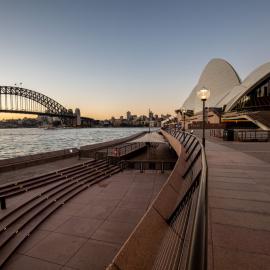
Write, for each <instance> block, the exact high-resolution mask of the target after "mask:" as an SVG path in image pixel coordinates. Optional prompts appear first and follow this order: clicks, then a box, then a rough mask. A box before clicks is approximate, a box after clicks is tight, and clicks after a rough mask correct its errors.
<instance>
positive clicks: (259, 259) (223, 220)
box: [206, 141, 270, 270]
mask: <svg viewBox="0 0 270 270" xmlns="http://www.w3.org/2000/svg"><path fill="white" fill-rule="evenodd" d="M243 145H244V144H243ZM243 145H242V146H241V148H242V149H243V150H244V148H243ZM269 145H270V144H269ZM269 145H268V149H269ZM246 147H247V148H246V149H245V151H246V150H247V149H248V144H246ZM254 147H255V146H254V145H252V148H253V149H254V151H255V148H254ZM239 149H240V148H239V147H238V149H237V148H236V147H232V146H231V147H227V146H225V145H224V144H221V143H219V142H213V141H212V142H209V141H207V143H206V154H207V160H208V167H209V235H208V236H209V237H208V252H209V264H208V266H209V267H208V268H209V269H217V270H220V269H234V270H246V269H248V270H259V269H260V270H267V269H270V177H269V175H270V166H269V163H267V162H266V161H263V160H262V158H261V159H257V158H256V155H254V151H252V152H253V153H252V155H250V154H248V153H245V152H241V151H239ZM261 150H262V149H260V151H261ZM260 156H262V155H261V154H260Z"/></svg>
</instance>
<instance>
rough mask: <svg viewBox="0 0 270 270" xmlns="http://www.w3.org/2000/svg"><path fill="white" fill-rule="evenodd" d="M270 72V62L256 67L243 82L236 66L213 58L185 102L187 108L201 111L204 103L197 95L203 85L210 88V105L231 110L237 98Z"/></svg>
mask: <svg viewBox="0 0 270 270" xmlns="http://www.w3.org/2000/svg"><path fill="white" fill-rule="evenodd" d="M269 74H270V62H268V63H266V64H263V65H261V66H260V67H258V68H257V69H255V70H254V71H253V72H252V73H250V75H249V76H247V78H246V79H245V80H244V81H243V82H242V83H241V80H240V78H239V76H238V74H237V73H236V71H235V70H234V68H233V67H232V66H231V65H230V64H229V63H228V62H226V61H225V60H223V59H213V60H211V61H210V62H209V63H208V64H207V65H206V67H205V68H204V70H203V72H202V74H201V77H200V79H199V82H198V84H197V85H196V86H195V87H194V88H193V90H192V92H191V93H190V95H189V97H188V98H187V99H186V101H185V102H184V104H183V107H185V108H186V109H187V110H194V112H195V113H196V112H199V111H201V110H202V104H201V101H200V100H199V98H198V97H197V91H198V90H200V89H201V88H203V87H206V88H208V89H209V90H210V98H209V99H208V100H207V102H206V106H208V107H223V106H224V105H226V111H230V110H231V109H232V108H233V106H234V105H235V103H236V102H237V100H238V99H239V98H241V97H242V96H243V95H245V94H246V93H247V92H248V91H249V90H250V89H251V87H253V86H254V85H255V84H256V83H258V82H259V81H260V80H263V79H264V78H265V77H266V76H268V75H269Z"/></svg>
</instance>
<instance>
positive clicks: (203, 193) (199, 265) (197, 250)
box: [165, 129, 208, 270]
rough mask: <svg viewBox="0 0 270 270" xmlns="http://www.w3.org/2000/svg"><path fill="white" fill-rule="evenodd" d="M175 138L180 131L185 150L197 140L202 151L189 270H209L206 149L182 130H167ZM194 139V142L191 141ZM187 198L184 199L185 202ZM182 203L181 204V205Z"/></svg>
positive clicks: (187, 266)
mask: <svg viewBox="0 0 270 270" xmlns="http://www.w3.org/2000/svg"><path fill="white" fill-rule="evenodd" d="M165 131H166V132H168V133H170V134H171V135H172V136H173V137H175V136H176V134H179V131H180V132H181V133H182V134H184V137H183V138H184V140H183V141H182V142H181V140H180V139H181V138H182V136H179V135H177V137H178V138H179V141H180V143H181V144H182V146H183V147H184V148H185V147H187V146H188V141H189V142H190V141H192V143H194V140H197V142H198V143H199V146H200V149H201V154H200V155H201V174H200V180H199V186H198V188H199V191H198V197H197V203H196V208H195V214H194V219H193V223H192V231H191V241H190V245H189V250H188V255H187V265H186V269H187V270H198V269H200V270H206V269H207V248H208V247H207V239H208V166H207V160H206V154H205V149H204V147H203V145H202V142H201V141H200V140H199V138H198V137H196V136H195V135H193V134H191V133H189V132H183V131H181V130H177V129H175V130H171V129H169V130H168V129H167V130H166V129H165ZM187 137H188V139H186V138H187ZM191 137H193V138H194V139H193V140H190V139H191ZM184 199H185V198H183V200H184ZM181 203H182V201H181V202H180V203H179V205H180V204H181Z"/></svg>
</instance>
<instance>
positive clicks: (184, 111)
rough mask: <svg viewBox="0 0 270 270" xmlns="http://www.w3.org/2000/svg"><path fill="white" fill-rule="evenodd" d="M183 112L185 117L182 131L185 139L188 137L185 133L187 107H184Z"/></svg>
mask: <svg viewBox="0 0 270 270" xmlns="http://www.w3.org/2000/svg"><path fill="white" fill-rule="evenodd" d="M181 111H182V116H183V128H182V130H183V132H184V138H185V137H186V135H185V131H186V111H187V110H186V108H185V107H182V109H181Z"/></svg>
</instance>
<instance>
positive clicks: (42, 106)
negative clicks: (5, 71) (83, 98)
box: [0, 86, 73, 117]
mask: <svg viewBox="0 0 270 270" xmlns="http://www.w3.org/2000/svg"><path fill="white" fill-rule="evenodd" d="M0 112H10V113H23V114H37V115H48V116H58V117H73V114H72V112H70V111H69V110H68V109H66V108H65V107H64V106H62V105H61V104H60V103H58V102H57V101H55V100H54V99H52V98H50V97H48V96H46V95H43V94H41V93H39V92H36V91H33V90H29V89H26V88H21V87H16V86H0Z"/></svg>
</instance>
